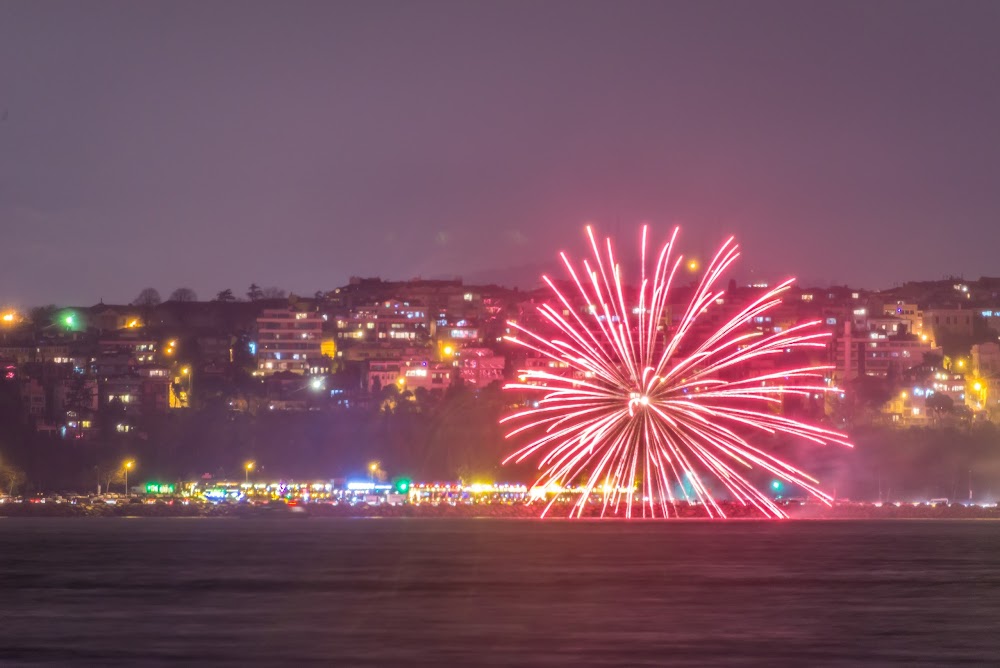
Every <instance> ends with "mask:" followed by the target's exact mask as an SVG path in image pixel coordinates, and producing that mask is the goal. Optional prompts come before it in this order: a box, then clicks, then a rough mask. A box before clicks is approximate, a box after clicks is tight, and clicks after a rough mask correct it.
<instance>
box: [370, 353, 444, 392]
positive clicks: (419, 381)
mask: <svg viewBox="0 0 1000 668" xmlns="http://www.w3.org/2000/svg"><path fill="white" fill-rule="evenodd" d="M366 366H367V368H366V369H365V374H364V385H365V388H366V389H367V390H369V391H377V390H378V389H379V388H382V387H386V386H387V385H395V386H396V387H397V388H399V389H400V390H401V391H402V390H410V391H413V390H416V389H418V388H423V389H426V390H444V389H446V388H448V387H449V386H450V385H451V378H452V372H453V370H454V369H453V367H452V366H451V365H450V364H445V363H443V362H433V361H430V360H428V359H416V358H414V359H396V360H372V361H370V362H368V364H367V365H366Z"/></svg>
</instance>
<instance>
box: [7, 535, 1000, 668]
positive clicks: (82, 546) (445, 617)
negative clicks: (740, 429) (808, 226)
mask: <svg viewBox="0 0 1000 668" xmlns="http://www.w3.org/2000/svg"><path fill="white" fill-rule="evenodd" d="M174 665H195V666H198V665H204V666H213V667H225V666H253V667H258V666H338V667H340V666H345V667H350V666H378V667H383V666H385V667H390V666H399V667H412V666H470V667H479V666H567V667H569V666H572V667H574V668H581V667H584V666H761V665H763V666H861V665H872V666H875V665H898V666H960V665H983V666H990V665H991V666H997V665H1000V522H990V521H886V520H882V521H870V522H864V521H859V522H838V521H784V522H755V521H730V522H714V523H713V522H700V521H677V522H662V523H661V522H641V521H640V522H622V521H560V520H554V521H550V520H545V521H536V520H490V519H485V520H471V519H470V520H463V519H441V520H434V519H391V520H378V519H360V520H333V519H329V520H328V519H316V518H314V519H306V520H296V519H252V520H241V519H0V666H3V667H7V666H174Z"/></svg>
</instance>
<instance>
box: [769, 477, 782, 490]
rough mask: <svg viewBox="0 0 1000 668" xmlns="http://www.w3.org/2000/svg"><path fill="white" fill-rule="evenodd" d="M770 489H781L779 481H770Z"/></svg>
mask: <svg viewBox="0 0 1000 668" xmlns="http://www.w3.org/2000/svg"><path fill="white" fill-rule="evenodd" d="M771 489H773V490H774V491H776V492H777V491H778V490H780V489H781V483H780V482H779V481H777V480H774V481H772V482H771Z"/></svg>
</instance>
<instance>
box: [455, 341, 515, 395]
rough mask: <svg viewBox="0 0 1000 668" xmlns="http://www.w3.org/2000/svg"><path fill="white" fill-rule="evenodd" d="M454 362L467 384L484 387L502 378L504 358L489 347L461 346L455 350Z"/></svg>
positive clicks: (504, 364)
mask: <svg viewBox="0 0 1000 668" xmlns="http://www.w3.org/2000/svg"><path fill="white" fill-rule="evenodd" d="M454 364H455V366H456V367H457V368H458V374H459V377H460V378H461V379H462V381H463V382H465V383H466V384H467V385H472V386H475V387H485V386H486V385H489V384H490V383H492V382H494V381H498V380H503V372H504V368H505V366H506V360H505V359H504V357H503V356H502V355H497V354H495V353H494V352H493V351H492V350H491V349H489V348H461V349H459V350H457V351H456V352H455V362H454Z"/></svg>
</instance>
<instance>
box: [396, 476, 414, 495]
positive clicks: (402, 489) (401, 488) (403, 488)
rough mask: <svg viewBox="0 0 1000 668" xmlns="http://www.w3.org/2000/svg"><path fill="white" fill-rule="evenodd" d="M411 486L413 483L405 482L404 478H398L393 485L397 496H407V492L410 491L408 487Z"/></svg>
mask: <svg viewBox="0 0 1000 668" xmlns="http://www.w3.org/2000/svg"><path fill="white" fill-rule="evenodd" d="M412 484H413V483H412V482H411V481H409V480H407V479H406V478H400V479H399V480H397V481H396V483H395V487H396V493H397V494H408V493H409V491H410V485H412Z"/></svg>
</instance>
